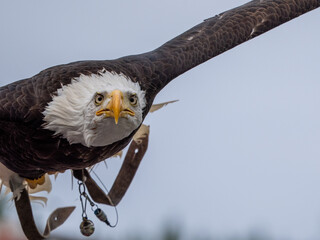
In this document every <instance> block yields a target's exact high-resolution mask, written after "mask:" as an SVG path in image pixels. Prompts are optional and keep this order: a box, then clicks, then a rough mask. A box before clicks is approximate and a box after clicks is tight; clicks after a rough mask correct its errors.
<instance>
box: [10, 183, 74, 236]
mask: <svg viewBox="0 0 320 240" xmlns="http://www.w3.org/2000/svg"><path fill="white" fill-rule="evenodd" d="M14 202H15V205H16V209H17V213H18V216H19V219H20V224H21V226H22V229H23V232H24V234H25V235H26V237H27V238H28V239H30V240H40V239H45V238H47V237H49V234H50V232H51V231H52V230H54V229H56V228H57V227H59V226H60V225H62V224H63V223H64V222H65V220H66V219H67V218H68V217H69V216H70V214H71V213H72V212H73V210H74V209H75V207H64V208H57V209H56V210H55V211H53V212H52V213H51V214H50V216H49V218H48V220H47V224H46V228H45V230H44V233H43V234H41V233H39V231H38V229H37V226H36V224H35V222H34V218H33V214H32V208H31V205H30V199H29V194H28V192H27V190H26V189H23V190H22V192H21V196H20V198H19V200H17V198H15V199H14Z"/></svg>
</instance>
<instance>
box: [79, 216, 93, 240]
mask: <svg viewBox="0 0 320 240" xmlns="http://www.w3.org/2000/svg"><path fill="white" fill-rule="evenodd" d="M80 231H81V233H82V235H84V236H87V237H89V236H91V235H92V234H93V232H94V224H93V222H92V221H91V220H89V219H87V218H86V217H84V218H83V221H82V222H81V224H80Z"/></svg>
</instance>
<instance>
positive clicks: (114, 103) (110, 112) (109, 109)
mask: <svg viewBox="0 0 320 240" xmlns="http://www.w3.org/2000/svg"><path fill="white" fill-rule="evenodd" d="M109 97H110V101H109V103H108V105H107V106H106V108H102V109H100V110H99V111H97V112H96V115H97V116H100V115H102V114H105V115H106V117H114V121H115V123H116V124H118V121H119V117H124V116H125V115H126V114H129V115H131V116H134V115H135V113H134V112H133V111H132V110H131V109H130V108H128V107H126V104H125V103H124V101H123V93H122V92H121V91H120V90H113V91H112V92H111V94H110V95H109Z"/></svg>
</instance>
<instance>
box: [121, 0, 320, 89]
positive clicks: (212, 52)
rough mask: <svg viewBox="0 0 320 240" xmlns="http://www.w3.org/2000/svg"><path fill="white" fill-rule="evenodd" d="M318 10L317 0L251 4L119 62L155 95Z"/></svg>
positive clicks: (258, 0) (262, 0)
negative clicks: (209, 62)
mask: <svg viewBox="0 0 320 240" xmlns="http://www.w3.org/2000/svg"><path fill="white" fill-rule="evenodd" d="M319 6H320V1H319V0H298V1H297V0H254V1H251V2H249V3H247V4H244V5H242V6H240V7H237V8H234V9H231V10H229V11H226V12H223V13H221V14H218V15H216V16H215V17H212V18H209V19H206V20H205V21H204V22H202V23H200V24H199V25H197V26H195V27H193V28H191V29H190V30H188V31H186V32H184V33H183V34H181V35H179V36H177V37H176V38H174V39H172V40H170V41H168V42H167V43H165V44H164V45H162V46H161V47H159V48H157V49H155V50H154V51H151V52H148V53H145V54H141V55H135V56H130V57H124V58H122V59H119V61H121V62H122V63H121V64H127V65H132V66H131V67H132V68H136V69H139V71H140V72H143V73H144V76H142V79H141V83H142V84H143V85H144V86H145V89H148V90H149V92H150V93H151V95H154V94H156V93H158V92H159V91H160V90H161V89H162V88H163V87H164V86H166V85H167V84H168V83H169V82H170V81H171V80H173V79H174V78H175V77H177V76H179V75H180V74H182V73H184V72H186V71H188V70H189V69H191V68H193V67H195V66H197V65H199V64H201V63H203V62H205V61H207V60H209V59H211V58H213V57H215V56H217V55H219V54H221V53H223V52H225V51H227V50H229V49H231V48H233V47H235V46H237V45H239V44H241V43H243V42H246V41H248V40H250V39H252V38H254V37H256V36H259V35H260V34H262V33H265V32H267V31H269V30H270V29H272V28H275V27H277V26H279V25H281V24H283V23H285V22H287V21H290V20H292V19H294V18H296V17H298V16H300V15H301V14H304V13H306V12H308V11H311V10H313V9H315V8H317V7H319ZM141 63H142V64H141Z"/></svg>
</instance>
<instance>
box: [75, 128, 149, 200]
mask: <svg viewBox="0 0 320 240" xmlns="http://www.w3.org/2000/svg"><path fill="white" fill-rule="evenodd" d="M142 127H143V128H144V129H143V133H138V135H139V138H136V139H134V140H133V141H132V142H131V144H130V146H129V149H128V152H127V154H126V156H125V159H124V161H123V163H122V166H121V168H120V171H119V173H118V176H117V178H116V180H115V181H114V183H113V185H112V188H111V190H110V192H109V193H108V194H105V192H104V191H103V190H102V189H101V188H100V187H99V186H98V185H97V183H96V182H95V181H94V180H93V179H92V178H91V176H90V173H89V172H88V171H87V170H86V169H82V170H74V171H73V175H74V177H75V178H77V179H78V180H80V181H83V182H84V183H85V185H86V187H87V189H88V192H89V194H90V196H91V198H92V200H93V201H95V202H96V203H102V204H107V205H111V206H116V205H118V203H119V202H120V201H121V199H122V198H123V196H124V194H125V193H126V191H127V190H128V188H129V186H130V184H131V182H132V180H133V177H134V175H135V174H136V172H137V170H138V167H139V165H140V162H141V160H142V158H143V156H144V154H145V153H146V151H147V148H148V141H149V127H148V126H145V125H143V126H142Z"/></svg>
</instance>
